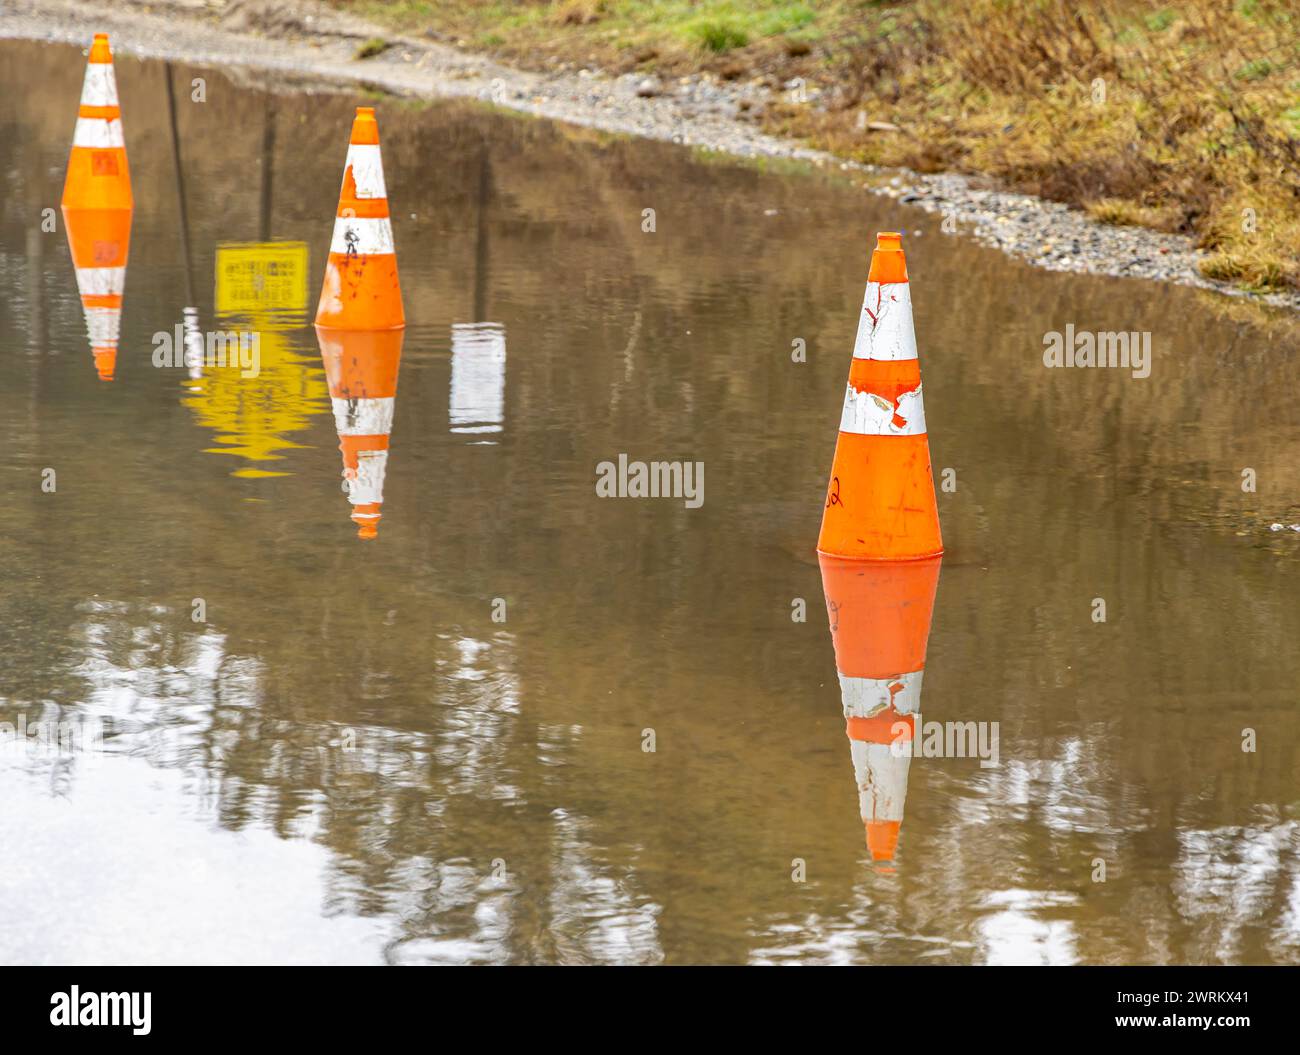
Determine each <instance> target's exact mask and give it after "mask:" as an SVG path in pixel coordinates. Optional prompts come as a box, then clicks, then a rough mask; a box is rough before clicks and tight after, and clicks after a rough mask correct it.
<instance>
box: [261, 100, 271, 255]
mask: <svg viewBox="0 0 1300 1055" xmlns="http://www.w3.org/2000/svg"><path fill="white" fill-rule="evenodd" d="M274 157H275V96H274V95H273V94H272V93H271V92H267V93H266V108H265V110H264V111H263V118H262V200H261V204H260V207H259V208H258V230H259V231H260V232H261V235H260V237H261V239H262V241H263V242H269V241H270V240H271V192H272V180H271V177H272V175H273V173H274V169H275V164H274Z"/></svg>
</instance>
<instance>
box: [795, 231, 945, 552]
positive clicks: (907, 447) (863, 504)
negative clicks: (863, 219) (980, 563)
mask: <svg viewBox="0 0 1300 1055" xmlns="http://www.w3.org/2000/svg"><path fill="white" fill-rule="evenodd" d="M817 551H818V552H819V553H826V554H831V555H833V556H837V557H850V558H855V559H859V560H917V559H921V558H924V557H934V556H938V555H939V554H941V553H942V552H943V542H942V540H941V539H940V538H939V511H938V509H937V507H936V505H935V500H934V480H933V479H932V477H931V472H930V441H929V438H928V437H927V435H926V431H925V405H924V403H923V402H922V399H921V369H920V366H919V364H918V362H917V358H916V334H915V331H914V330H913V327H912V295H911V286H910V285H909V283H908V281H907V262H906V260H905V259H904V257H903V249H902V240H901V237H900V236H899V235H897V234H890V233H883V232H882V233H881V234H880V235H879V236H878V239H877V242H876V249H875V252H873V253H872V254H871V272H870V273H869V274H868V276H867V292H866V297H865V298H864V301H863V306H862V318H861V320H860V321H859V323H858V337H857V341H856V343H855V344H854V346H853V366H852V368H851V369H850V371H849V384H848V388H847V390H846V392H845V396H844V409H843V412H842V414H841V416H840V434H839V440H838V442H837V443H836V445H835V461H834V463H833V465H832V467H831V481H830V486H829V488H828V489H827V493H826V508H825V511H824V512H823V514H822V528H821V535H820V536H819V538H818V539H817Z"/></svg>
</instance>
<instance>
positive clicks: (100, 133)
mask: <svg viewBox="0 0 1300 1055" xmlns="http://www.w3.org/2000/svg"><path fill="white" fill-rule="evenodd" d="M61 204H62V209H63V222H64V225H65V227H66V228H67V232H68V247H69V249H70V250H71V252H72V264H73V267H74V268H76V272H77V291H78V293H79V294H80V295H81V306H82V310H83V311H84V312H85V316H86V332H87V336H88V337H89V339H90V347H91V354H92V355H93V356H94V359H95V368H96V370H97V371H98V372H99V376H100V378H101V379H102V380H105V381H111V380H112V379H113V372H114V369H115V367H116V363H117V344H118V338H119V335H120V333H121V327H122V292H123V289H124V288H125V285H126V264H127V254H128V250H129V249H130V243H131V218H132V215H133V211H134V208H135V199H134V198H133V197H132V194H131V174H130V171H129V170H128V168H127V163H126V141H125V140H124V139H123V136H122V115H121V110H120V108H119V106H118V99H117V79H116V77H115V75H114V73H113V55H112V52H111V51H110V49H109V45H108V37H107V36H106V35H105V34H103V33H97V34H96V35H95V40H94V43H93V44H92V45H91V48H90V56H89V59H88V60H87V62H86V77H85V80H84V82H83V83H82V88H81V103H80V106H79V107H78V110H77V124H76V128H75V130H74V132H73V136H72V152H71V154H69V156H68V173H67V177H66V179H65V180H64V184H63V198H62V202H61Z"/></svg>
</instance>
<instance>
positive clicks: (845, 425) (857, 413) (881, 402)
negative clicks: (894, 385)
mask: <svg viewBox="0 0 1300 1055" xmlns="http://www.w3.org/2000/svg"><path fill="white" fill-rule="evenodd" d="M895 417H898V418H901V419H902V421H903V424H902V425H899V424H898V423H897V422H895V421H894V418H895ZM840 431H841V432H857V433H860V434H861V435H863V436H921V435H923V434H924V433H925V401H924V400H923V399H922V398H921V386H920V384H918V385H917V386H916V387H915V388H914V389H912V391H910V392H904V393H903V394H902V395H901V396H899V397H898V405H897V406H894V404H892V403H890V402H889V400H888V399H886V398H885V397H884V396H878V395H876V394H875V393H874V392H859V391H858V390H857V389H856V388H854V387H853V385H852V384H850V385H849V386H848V388H847V390H846V391H845V393H844V410H843V412H842V413H841V414H840Z"/></svg>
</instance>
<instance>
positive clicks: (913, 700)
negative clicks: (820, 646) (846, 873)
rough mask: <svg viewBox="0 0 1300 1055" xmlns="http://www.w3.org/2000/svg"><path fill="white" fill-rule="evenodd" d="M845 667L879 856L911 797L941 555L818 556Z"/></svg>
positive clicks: (862, 807)
mask: <svg viewBox="0 0 1300 1055" xmlns="http://www.w3.org/2000/svg"><path fill="white" fill-rule="evenodd" d="M818 560H819V563H820V565H821V572H822V589H823V591H824V592H825V595H826V612H827V615H828V616H829V617H830V626H831V641H832V643H833V644H834V646H835V668H836V670H837V671H838V673H839V679H840V696H841V700H842V705H843V708H844V720H845V733H846V734H847V735H848V738H849V750H850V754H851V756H852V758H853V772H854V776H855V778H856V780H857V785H858V811H859V814H860V816H861V818H862V823H863V826H864V828H865V829H866V839H867V848H868V849H869V850H870V852H871V857H872V860H873V861H876V862H885V861H891V860H893V858H894V854H895V851H896V848H897V845H898V837H899V831H900V828H901V827H902V823H903V808H904V805H905V804H906V801H907V776H908V772H909V770H910V768H911V764H912V751H911V745H912V744H913V743H914V742H915V736H916V734H917V732H918V730H917V728H916V722H917V721H919V719H920V713H921V679H922V676H923V674H924V671H925V650H926V644H927V642H928V641H929V637H930V620H931V616H932V615H933V613H934V598H935V591H936V589H937V587H938V583H939V566H940V564H941V563H942V561H941V558H938V557H933V558H930V559H928V560H918V561H900V562H884V561H870V562H868V561H861V560H845V559H843V558H839V557H831V556H827V555H825V554H823V555H822V556H820V557H819V558H818Z"/></svg>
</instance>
